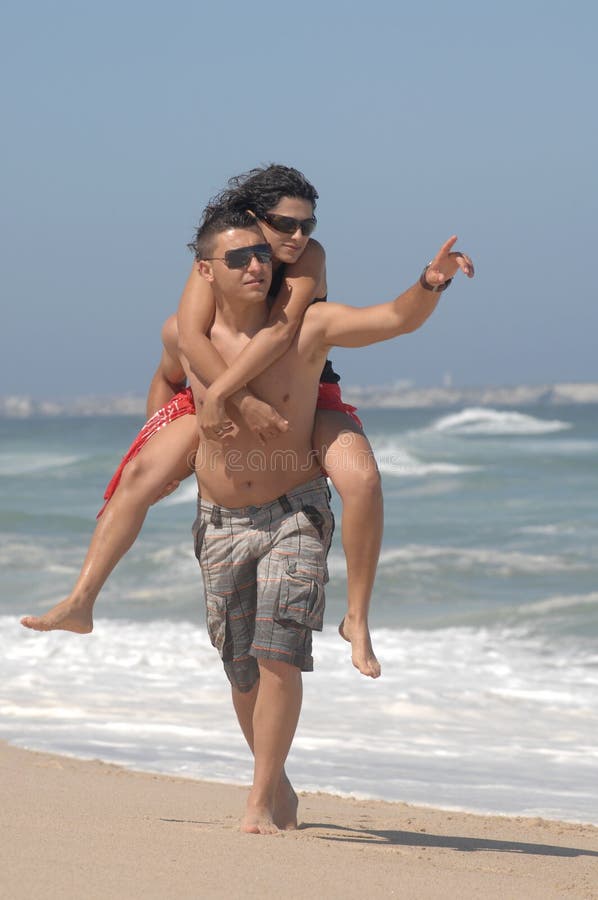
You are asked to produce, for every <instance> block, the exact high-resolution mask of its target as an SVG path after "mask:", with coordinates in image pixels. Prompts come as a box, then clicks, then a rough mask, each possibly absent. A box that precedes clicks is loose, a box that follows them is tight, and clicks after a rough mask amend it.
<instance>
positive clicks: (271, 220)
mask: <svg viewBox="0 0 598 900" xmlns="http://www.w3.org/2000/svg"><path fill="white" fill-rule="evenodd" d="M260 219H262V220H263V221H264V222H265V223H266V224H267V225H269V226H270V227H271V228H273V229H274V231H282V233H283V234H295V232H296V231H297V229H298V228H300V229H301V234H302V235H303V236H304V237H308V235H310V234H311V233H312V231H313V230H314V228H315V227H316V225H317V224H318V220H317V219H316V217H315V216H311V218H309V219H294V218H293V216H277V215H276V213H264V214H263V216H260Z"/></svg>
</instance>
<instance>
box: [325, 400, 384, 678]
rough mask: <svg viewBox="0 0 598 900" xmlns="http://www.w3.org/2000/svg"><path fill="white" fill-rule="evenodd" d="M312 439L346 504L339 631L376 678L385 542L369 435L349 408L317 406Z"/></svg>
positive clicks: (358, 663) (357, 665)
mask: <svg viewBox="0 0 598 900" xmlns="http://www.w3.org/2000/svg"><path fill="white" fill-rule="evenodd" d="M313 442H314V443H313V446H314V449H315V450H316V452H317V453H318V458H319V459H320V462H321V463H322V465H323V466H324V468H325V469H326V472H327V473H328V475H329V476H330V478H331V479H332V483H333V484H334V487H335V488H336V490H337V491H338V493H339V495H340V498H341V500H342V503H343V518H342V540H343V549H344V551H345V559H346V562H347V615H346V616H345V618H344V619H343V621H342V622H341V625H340V628H339V631H340V633H341V635H342V637H344V638H345V640H347V641H350V643H351V656H352V660H353V665H354V666H355V668H357V669H359V671H360V672H361V673H362V674H363V675H369V676H370V677H371V678H377V677H378V676H379V675H380V663H379V662H378V660H377V659H376V654H375V653H374V650H373V648H372V643H371V639H370V631H369V625H368V612H369V607H370V598H371V595H372V589H373V586H374V579H375V577H376V568H377V565H378V557H379V555H380V546H381V544H382V529H383V500H382V489H381V486H380V475H379V473H378V467H377V465H376V460H375V459H374V454H373V452H372V448H371V447H370V443H369V441H368V439H367V438H366V436H365V435H364V434H363V432H362V431H361V430H360V429H359V427H358V426H357V425H356V423H355V422H354V421H353V420H352V419H351V418H350V416H348V415H347V414H346V413H342V412H336V411H334V410H318V411H317V412H316V424H315V428H314V438H313ZM364 523H367V527H364Z"/></svg>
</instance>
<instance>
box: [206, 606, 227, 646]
mask: <svg viewBox="0 0 598 900" xmlns="http://www.w3.org/2000/svg"><path fill="white" fill-rule="evenodd" d="M206 625H207V626H208V634H209V636H210V640H211V642H212V646H213V647H215V648H216V650H217V651H218V653H219V654H220V656H222V653H223V650H224V642H225V640H226V599H225V598H224V597H220V596H218V594H210V593H209V592H208V591H206Z"/></svg>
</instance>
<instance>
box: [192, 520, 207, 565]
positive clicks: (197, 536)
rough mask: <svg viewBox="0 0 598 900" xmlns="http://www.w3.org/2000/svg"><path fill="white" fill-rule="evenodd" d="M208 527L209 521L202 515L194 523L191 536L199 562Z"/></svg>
mask: <svg viewBox="0 0 598 900" xmlns="http://www.w3.org/2000/svg"><path fill="white" fill-rule="evenodd" d="M207 527H208V523H207V520H206V519H204V518H203V516H202V515H201V514H200V515H199V516H198V517H197V518H196V520H195V522H194V523H193V527H192V529H191V534H192V535H193V546H194V547H195V557H196V559H197V561H198V562H199V555H200V553H201V548H202V545H203V539H204V536H205V533H206V529H207Z"/></svg>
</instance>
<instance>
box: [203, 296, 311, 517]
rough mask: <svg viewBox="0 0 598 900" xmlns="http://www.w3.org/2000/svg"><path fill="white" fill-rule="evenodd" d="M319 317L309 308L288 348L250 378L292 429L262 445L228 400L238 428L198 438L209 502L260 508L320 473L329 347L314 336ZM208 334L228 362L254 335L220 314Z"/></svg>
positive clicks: (260, 394) (259, 392)
mask: <svg viewBox="0 0 598 900" xmlns="http://www.w3.org/2000/svg"><path fill="white" fill-rule="evenodd" d="M317 316H318V310H317V308H315V307H312V308H310V309H308V311H307V312H306V314H305V318H304V320H303V323H302V324H301V325H300V327H299V329H298V331H297V334H296V335H295V339H294V340H293V343H292V344H291V346H290V348H289V349H288V350H287V352H286V353H285V354H283V356H282V357H281V358H280V359H278V360H277V361H276V362H275V363H273V364H272V365H271V366H270V367H269V368H268V369H266V371H265V372H263V373H262V374H261V375H259V376H258V377H257V378H255V379H254V380H253V381H252V382H251V387H252V388H253V389H254V390H255V393H256V394H257V395H258V396H259V397H260V398H261V399H262V400H265V401H267V402H268V403H270V404H271V405H272V406H274V407H275V409H277V410H278V412H279V413H280V414H281V415H282V416H284V417H285V418H286V419H287V420H288V422H289V426H290V427H289V430H288V431H287V432H286V433H285V434H280V435H279V437H277V438H275V439H273V440H269V441H268V443H267V444H266V445H265V446H264V445H263V444H261V442H260V441H259V439H258V438H257V436H256V435H254V434H253V432H251V431H250V430H249V429H248V428H247V427H246V426H245V425H244V423H243V420H242V419H241V417H240V416H239V414H238V412H237V411H236V409H235V407H234V406H233V405H232V404H229V405H228V406H227V411H228V413H229V415H230V417H231V419H232V420H233V421H234V423H235V424H236V426H237V427H238V432H237V433H236V434H235V435H234V436H232V437H230V438H226V439H225V440H224V441H223V442H218V441H209V440H201V441H200V445H199V449H198V453H197V459H196V475H197V480H198V484H199V489H200V493H201V495H202V497H203V498H204V499H205V500H208V501H210V502H212V503H217V504H219V505H220V506H225V507H227V508H229V509H230V508H237V507H242V506H257V505H260V504H262V503H267V502H269V501H270V500H274V499H276V497H279V496H280V495H281V494H284V493H285V491H288V490H292V489H293V488H294V487H297V486H299V485H301V484H303V483H304V482H307V481H310V480H311V479H312V478H314V477H316V476H317V475H319V474H320V466H319V463H318V462H317V459H316V457H315V455H314V452H313V448H312V432H313V426H314V414H315V409H316V401H317V397H318V385H319V379H320V373H321V371H322V366H323V364H324V361H325V359H326V354H327V349H328V348H326V347H324V346H320V345H319V342H318V340H317V339H316V328H315V322H316V321H317ZM210 338H211V341H212V343H213V345H214V347H215V348H216V349H217V350H218V352H219V353H220V355H221V356H222V357H223V359H224V361H225V362H227V363H229V364H230V363H231V362H232V361H233V360H234V359H235V358H236V356H238V355H239V353H240V352H241V351H242V350H243V348H244V347H245V346H246V345H247V344H248V343H249V341H250V339H251V335H246V334H239V333H238V332H234V331H233V330H231V329H230V328H228V327H227V326H226V325H225V324H223V322H222V321H221V320H219V319H218V317H217V319H216V321H215V323H214V326H213V328H212V332H211V335H210Z"/></svg>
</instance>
